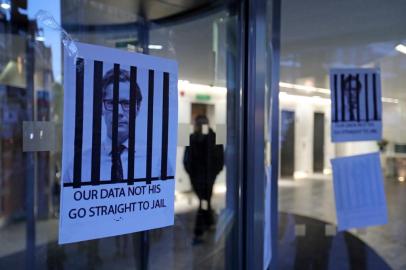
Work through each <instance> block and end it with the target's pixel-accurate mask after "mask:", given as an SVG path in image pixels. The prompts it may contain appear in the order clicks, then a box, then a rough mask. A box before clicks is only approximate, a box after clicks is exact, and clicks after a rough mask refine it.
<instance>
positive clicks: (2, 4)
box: [0, 3, 11, 9]
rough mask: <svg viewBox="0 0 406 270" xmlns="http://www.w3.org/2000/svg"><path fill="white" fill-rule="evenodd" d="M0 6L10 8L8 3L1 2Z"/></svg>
mask: <svg viewBox="0 0 406 270" xmlns="http://www.w3.org/2000/svg"><path fill="white" fill-rule="evenodd" d="M0 7H1V8H3V9H10V8H11V5H10V4H9V3H1V5H0Z"/></svg>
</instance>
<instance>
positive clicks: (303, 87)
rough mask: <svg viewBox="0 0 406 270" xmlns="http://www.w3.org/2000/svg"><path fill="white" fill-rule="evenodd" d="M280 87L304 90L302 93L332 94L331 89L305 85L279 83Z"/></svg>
mask: <svg viewBox="0 0 406 270" xmlns="http://www.w3.org/2000/svg"><path fill="white" fill-rule="evenodd" d="M279 86H280V87H282V88H288V89H295V90H302V91H306V92H318V93H323V94H330V89H326V88H318V87H314V86H309V85H303V84H294V83H287V82H279Z"/></svg>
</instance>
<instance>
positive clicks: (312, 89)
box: [279, 45, 406, 104]
mask: <svg viewBox="0 0 406 270" xmlns="http://www.w3.org/2000/svg"><path fill="white" fill-rule="evenodd" d="M398 46H399V45H398ZM398 46H397V47H398ZM402 46H403V47H404V50H405V53H406V46H404V45H402ZM279 87H281V88H287V89H293V90H302V91H305V92H307V93H309V92H317V93H323V94H326V95H330V89H327V88H320V87H313V86H307V85H302V84H293V83H287V82H279ZM280 93H285V92H280ZM313 97H314V98H316V97H318V96H313ZM382 102H386V103H394V104H398V103H399V100H398V99H396V98H387V97H382Z"/></svg>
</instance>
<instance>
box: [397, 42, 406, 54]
mask: <svg viewBox="0 0 406 270" xmlns="http://www.w3.org/2000/svg"><path fill="white" fill-rule="evenodd" d="M395 49H396V50H397V51H398V52H401V53H404V54H406V46H405V45H403V44H399V45H398V46H396V47H395Z"/></svg>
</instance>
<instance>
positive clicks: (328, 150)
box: [280, 94, 335, 177]
mask: <svg viewBox="0 0 406 270" xmlns="http://www.w3.org/2000/svg"><path fill="white" fill-rule="evenodd" d="M280 108H281V110H290V111H294V112H295V177H302V176H308V175H311V174H312V173H313V128H314V113H315V112H321V113H324V121H325V122H324V131H323V132H324V170H325V171H329V170H331V164H330V159H331V158H333V157H334V155H335V149H334V145H333V144H332V143H331V139H330V119H331V116H330V115H331V113H330V110H331V109H330V102H329V99H326V98H320V97H308V96H299V95H290V94H282V95H281V96H280Z"/></svg>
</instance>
